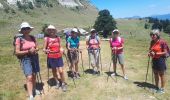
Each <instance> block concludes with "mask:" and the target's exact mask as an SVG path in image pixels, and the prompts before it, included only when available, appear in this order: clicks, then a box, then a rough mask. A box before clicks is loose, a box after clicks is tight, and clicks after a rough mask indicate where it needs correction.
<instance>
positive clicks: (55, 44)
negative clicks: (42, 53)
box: [44, 37, 62, 58]
mask: <svg viewBox="0 0 170 100" xmlns="http://www.w3.org/2000/svg"><path fill="white" fill-rule="evenodd" d="M44 41H45V42H47V49H48V50H50V51H52V52H55V53H48V57H49V58H60V57H61V56H62V54H61V52H60V45H61V44H60V41H61V39H60V38H59V37H56V38H50V37H45V38H44Z"/></svg>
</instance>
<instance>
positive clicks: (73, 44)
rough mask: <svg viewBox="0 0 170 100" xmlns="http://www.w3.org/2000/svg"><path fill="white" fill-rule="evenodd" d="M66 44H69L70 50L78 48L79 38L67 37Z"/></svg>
mask: <svg viewBox="0 0 170 100" xmlns="http://www.w3.org/2000/svg"><path fill="white" fill-rule="evenodd" d="M67 42H68V43H70V48H78V46H79V42H80V38H79V37H76V38H73V37H69V38H68V39H67Z"/></svg>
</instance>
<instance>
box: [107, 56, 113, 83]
mask: <svg viewBox="0 0 170 100" xmlns="http://www.w3.org/2000/svg"><path fill="white" fill-rule="evenodd" d="M112 63H113V60H112V53H111V61H110V66H109V73H108V76H107V82H108V81H109V76H110V68H111V66H112Z"/></svg>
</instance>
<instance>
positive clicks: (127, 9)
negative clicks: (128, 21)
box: [91, 0, 170, 18]
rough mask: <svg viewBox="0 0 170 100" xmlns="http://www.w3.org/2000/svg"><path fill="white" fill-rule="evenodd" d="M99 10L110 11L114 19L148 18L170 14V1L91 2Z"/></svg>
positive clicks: (113, 0) (95, 0)
mask: <svg viewBox="0 0 170 100" xmlns="http://www.w3.org/2000/svg"><path fill="white" fill-rule="evenodd" d="M91 2H92V4H94V5H95V6H96V7H97V8H98V9H99V10H102V9H108V10H109V11H110V12H111V14H112V15H113V17H115V18H124V17H132V16H141V17H146V16H150V15H159V14H167V13H170V0H91Z"/></svg>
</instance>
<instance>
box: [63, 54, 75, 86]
mask: <svg viewBox="0 0 170 100" xmlns="http://www.w3.org/2000/svg"><path fill="white" fill-rule="evenodd" d="M69 53H70V57H71V59H72V56H71V51H69ZM65 57H67V56H65ZM70 63H71V61H70ZM68 66H69V65H68ZM71 73H72V74H73V77H72V79H73V83H74V86H75V88H76V82H75V79H74V72H73V71H72V70H71Z"/></svg>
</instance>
